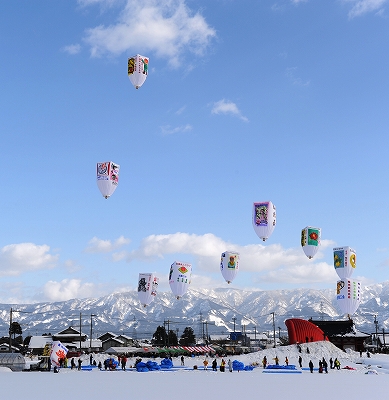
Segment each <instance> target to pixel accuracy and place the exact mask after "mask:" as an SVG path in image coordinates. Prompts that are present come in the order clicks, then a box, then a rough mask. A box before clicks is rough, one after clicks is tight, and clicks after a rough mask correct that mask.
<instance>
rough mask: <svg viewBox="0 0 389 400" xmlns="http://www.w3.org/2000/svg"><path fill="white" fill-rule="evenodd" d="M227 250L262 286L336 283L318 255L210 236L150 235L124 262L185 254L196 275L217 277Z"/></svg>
mask: <svg viewBox="0 0 389 400" xmlns="http://www.w3.org/2000/svg"><path fill="white" fill-rule="evenodd" d="M332 245H333V242H332V241H329V240H328V241H323V243H322V249H325V248H326V247H330V246H332ZM226 250H233V251H238V252H239V253H240V265H241V270H243V269H244V271H245V272H250V273H252V274H254V275H257V276H258V278H259V277H260V280H261V281H263V282H278V283H292V284H306V283H310V282H320V283H330V282H331V283H332V282H335V281H336V273H335V271H334V268H333V266H332V265H330V264H327V263H325V262H321V261H320V258H322V257H323V255H322V253H320V252H319V253H318V254H317V255H316V257H315V260H308V258H307V257H306V256H305V255H304V253H303V252H302V250H301V249H300V248H291V249H284V248H283V247H282V246H281V245H280V244H272V245H267V246H265V245H262V244H250V245H246V246H240V245H236V244H232V243H228V242H225V241H223V240H222V239H220V238H218V237H217V236H215V235H213V234H211V233H207V234H204V235H195V234H188V233H181V232H178V233H174V234H167V235H150V236H148V237H146V238H145V239H143V241H142V242H141V244H140V246H139V247H138V248H137V249H135V250H133V251H132V252H130V253H128V254H127V255H126V257H125V259H126V261H127V262H133V261H135V260H137V261H149V262H152V261H154V260H157V259H163V258H164V257H165V256H168V255H171V254H187V255H188V256H190V257H191V258H192V257H193V258H194V259H195V262H196V264H195V268H196V271H197V272H196V273H197V274H199V273H200V272H204V273H205V272H214V273H216V272H218V271H219V263H220V254H221V253H222V252H223V251H226ZM183 261H185V260H183ZM243 266H244V267H243Z"/></svg>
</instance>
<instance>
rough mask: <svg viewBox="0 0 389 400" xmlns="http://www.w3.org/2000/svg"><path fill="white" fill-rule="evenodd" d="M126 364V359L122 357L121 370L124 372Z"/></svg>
mask: <svg viewBox="0 0 389 400" xmlns="http://www.w3.org/2000/svg"><path fill="white" fill-rule="evenodd" d="M126 364H127V357H126V356H123V357H122V370H123V371H125V370H126Z"/></svg>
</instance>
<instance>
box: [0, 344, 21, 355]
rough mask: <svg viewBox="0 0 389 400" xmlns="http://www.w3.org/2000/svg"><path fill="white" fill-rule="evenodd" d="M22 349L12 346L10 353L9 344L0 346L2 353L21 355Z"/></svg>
mask: <svg viewBox="0 0 389 400" xmlns="http://www.w3.org/2000/svg"><path fill="white" fill-rule="evenodd" d="M19 352H20V349H19V348H18V347H15V346H11V351H9V343H1V344H0V353H19Z"/></svg>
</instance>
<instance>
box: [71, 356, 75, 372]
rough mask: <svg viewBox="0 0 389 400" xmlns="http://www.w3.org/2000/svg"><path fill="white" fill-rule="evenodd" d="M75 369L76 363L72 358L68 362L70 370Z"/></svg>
mask: <svg viewBox="0 0 389 400" xmlns="http://www.w3.org/2000/svg"><path fill="white" fill-rule="evenodd" d="M75 367H76V363H75V362H74V358H72V359H71V360H70V369H73V368H75Z"/></svg>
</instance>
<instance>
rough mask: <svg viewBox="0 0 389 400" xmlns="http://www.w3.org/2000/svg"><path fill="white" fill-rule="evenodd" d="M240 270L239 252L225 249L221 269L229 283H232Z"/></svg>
mask: <svg viewBox="0 0 389 400" xmlns="http://www.w3.org/2000/svg"><path fill="white" fill-rule="evenodd" d="M238 270H239V253H236V252H234V251H225V252H224V253H222V255H221V260H220V271H221V273H222V275H223V278H224V279H225V280H226V282H227V283H231V282H232V281H233V280H234V278H235V277H236V275H237V274H238Z"/></svg>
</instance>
